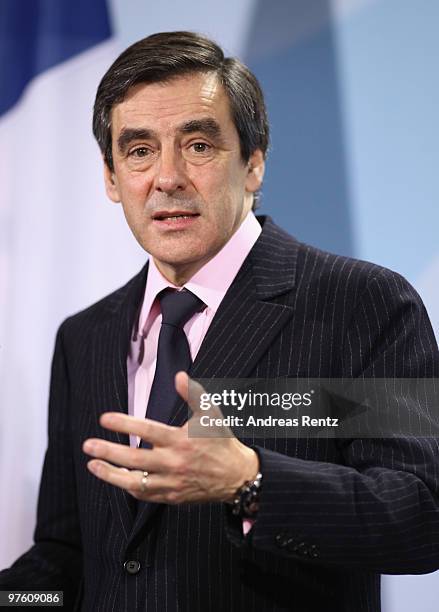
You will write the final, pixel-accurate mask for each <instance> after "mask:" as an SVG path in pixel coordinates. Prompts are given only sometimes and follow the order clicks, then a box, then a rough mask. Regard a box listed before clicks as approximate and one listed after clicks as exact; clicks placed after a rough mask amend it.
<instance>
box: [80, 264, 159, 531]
mask: <svg viewBox="0 0 439 612" xmlns="http://www.w3.org/2000/svg"><path fill="white" fill-rule="evenodd" d="M147 269H148V266H147V265H146V266H145V267H144V268H143V269H142V270H141V272H140V273H139V274H138V275H137V276H135V277H134V278H133V279H132V280H131V281H130V282H129V283H128V284H127V285H126V286H125V287H123V288H122V289H121V290H120V291H119V292H118V293H117V294H116V296H115V298H114V301H113V302H112V303H111V304H110V305H109V307H110V310H111V312H110V313H109V314H110V316H108V318H107V319H106V320H105V321H104V322H103V323H102V324H101V325H99V327H98V328H97V329H96V331H95V333H94V335H93V338H92V355H93V363H94V364H95V372H94V375H95V381H96V387H95V388H94V393H93V400H94V405H95V407H96V409H95V412H96V419H97V422H99V417H100V415H101V414H102V413H104V412H108V411H112V412H113V411H114V412H124V413H125V414H127V413H128V381H127V355H128V350H129V345H130V340H131V333H132V329H133V325H134V322H135V320H136V316H137V314H138V308H139V305H141V301H142V296H143V291H144V288H145V282H146V275H147ZM98 436H99V437H102V438H104V439H106V440H109V441H110V442H115V443H117V444H125V445H129V437H128V436H127V435H126V434H121V433H118V432H113V431H110V430H108V429H104V428H101V427H99V425H98ZM106 487H107V492H108V495H109V500H110V506H111V510H112V513H113V516H114V517H115V520H119V521H120V526H121V528H122V532H123V534H124V535H125V538H126V539H128V536H129V533H130V531H131V528H132V525H133V522H134V519H135V516H136V500H135V499H134V498H133V497H132V496H131V495H129V494H128V493H126V492H125V491H124V490H123V489H120V488H119V487H115V486H112V485H106Z"/></svg>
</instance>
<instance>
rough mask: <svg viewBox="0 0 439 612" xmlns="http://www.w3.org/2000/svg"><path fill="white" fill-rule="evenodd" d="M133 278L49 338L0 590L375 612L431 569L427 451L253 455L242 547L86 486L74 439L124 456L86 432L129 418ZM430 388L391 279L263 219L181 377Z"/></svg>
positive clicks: (421, 322)
mask: <svg viewBox="0 0 439 612" xmlns="http://www.w3.org/2000/svg"><path fill="white" fill-rule="evenodd" d="M146 275H147V266H146V267H145V268H144V269H143V270H142V271H141V272H140V273H139V274H138V275H137V276H135V277H134V278H133V279H132V280H131V281H130V282H129V283H128V284H127V285H125V286H124V287H122V288H121V289H119V290H118V291H116V292H114V293H112V294H111V295H110V296H108V297H106V298H105V299H103V300H101V301H100V302H98V303H97V304H95V305H93V306H91V307H90V308H88V309H86V310H84V311H83V312H81V313H79V314H77V315H75V316H73V317H71V318H69V319H67V320H66V321H65V322H64V323H63V325H62V326H61V328H60V329H59V332H58V335H57V340H56V348H55V354H54V359H53V365H52V382H51V395H50V413H49V446H48V450H47V455H46V459H45V464H44V471H43V476H42V481H41V490H40V497H39V505H38V523H37V527H36V531H35V545H34V546H33V547H32V548H31V549H30V551H28V552H27V553H26V554H25V555H23V556H22V557H21V558H20V559H19V560H18V561H17V562H16V563H15V565H14V566H13V567H12V568H11V569H9V570H5V571H4V572H2V573H1V574H0V586H1V587H2V588H12V587H14V588H18V587H20V588H35V589H36V588H38V589H63V590H64V591H65V598H66V606H65V609H72V608H73V607H74V601H75V600H76V606H77V609H81V610H86V611H93V612H95V611H102V612H109V611H110V610H114V611H117V612H122V611H127V612H128V611H129V612H132V611H135V610H148V611H151V612H164V611H167V610H169V612H171V611H172V612H173V611H176V610H180V611H188V612H196V611H202V612H207V611H209V610H213V611H227V612H229V611H233V610H235V611H237V612H238V611H239V612H241V611H249V612H250V611H253V610H254V611H258V612H262V611H269V610H270V611H271V610H273V611H281V610H282V611H286V610H289V611H294V612H308V611H318V612H322V611H323V610H324V611H325V612H330V611H333V612H343V611H346V612H366V611H367V612H372V611H373V612H377V611H378V610H380V573H418V572H419V573H422V572H430V571H433V570H435V569H437V568H438V567H439V480H438V477H439V461H438V456H439V453H438V444H437V440H436V439H435V438H430V439H428V438H425V439H414V438H398V439H348V440H334V439H332V440H323V439H308V440H304V439H299V438H296V439H286V438H278V439H266V440H255V447H256V449H257V451H258V453H259V456H260V460H261V470H262V473H263V490H262V495H261V505H260V511H259V516H258V519H257V521H256V523H255V525H254V527H253V529H252V530H251V532H250V535H249V536H247V537H243V536H242V532H241V525H240V521H239V520H234V519H233V518H232V516H231V514H230V511H229V508H228V507H226V505H225V504H217V503H209V504H199V505H198V504H194V505H176V506H171V505H156V504H145V503H137V502H136V501H135V500H134V499H133V498H131V497H130V496H129V495H127V494H126V493H125V492H124V491H122V490H120V489H118V488H116V487H112V486H110V485H107V484H106V483H103V482H102V481H100V480H98V479H96V478H95V477H93V476H92V475H91V474H90V473H89V472H88V471H87V469H86V462H87V457H86V456H85V455H84V453H83V452H82V450H81V446H82V443H83V441H84V440H85V439H86V438H88V437H95V436H101V437H104V438H107V439H109V440H113V441H115V442H122V443H125V444H128V438H127V437H126V436H124V435H119V434H116V433H111V432H108V431H103V430H102V429H101V428H100V427H99V425H98V418H99V415H100V414H101V413H102V412H104V411H107V410H119V411H126V409H127V372H126V358H127V351H128V347H129V342H130V332H131V330H132V329H133V325H134V322H135V319H136V316H137V314H138V307H139V304H140V302H141V299H142V296H143V291H144V286H145V280H146ZM438 371H439V365H438V352H437V345H436V343H435V340H434V336H433V333H432V330H431V326H430V323H429V320H428V317H427V314H426V312H425V309H424V307H423V305H422V303H421V301H420V299H419V297H418V296H417V294H416V293H415V291H414V290H413V289H412V288H411V287H410V285H409V284H408V283H407V282H406V281H405V280H404V279H403V278H402V277H401V276H399V275H398V274H396V273H394V272H391V271H389V270H386V269H383V268H381V267H378V266H376V265H373V264H370V263H366V262H364V261H356V260H352V259H348V258H344V257H339V256H335V255H331V254H329V253H324V252H322V251H319V250H317V249H315V248H312V247H310V246H307V245H304V244H301V243H299V242H297V241H296V240H294V239H293V238H291V237H290V236H288V235H287V234H286V233H284V232H283V231H282V230H281V229H279V228H278V227H276V226H275V225H274V224H273V223H272V222H271V221H270V220H269V219H267V220H266V221H265V224H264V227H263V232H262V234H261V236H260V238H259V240H258V241H257V242H256V244H255V246H254V248H253V249H252V251H251V253H250V254H249V256H248V258H247V259H246V261H245V262H244V264H243V266H242V268H241V270H240V271H239V273H238V275H237V277H236V279H235V280H234V282H233V284H232V286H231V287H230V289H229V291H228V292H227V295H226V296H225V298H224V300H223V302H222V304H221V306H220V308H219V310H218V312H217V314H216V316H215V318H214V321H213V322H212V325H211V327H210V328H209V331H208V333H207V335H206V338H205V340H204V342H203V344H202V346H201V348H200V351H199V354H198V356H197V358H196V360H195V362H194V365H193V368H192V375H193V376H196V377H205V378H208V377H224V378H225V377H235V378H239V377H242V378H244V377H259V378H275V377H296V376H299V377H325V378H329V377H358V376H366V377H369V376H371V377H373V376H376V377H393V376H397V377H433V376H437V375H438ZM183 408H184V406H183V405H180V406H179V408H178V409H177V410H176V412H175V413H174V416H173V418H172V423H173V424H181V423H183V421H184V418H185V410H184V409H183ZM247 442H249V443H251V442H252V441H251V440H247ZM127 560H131V561H134V562H137V563H131V564H129V565H126V566H125V567H124V563H125V562H126V561H127ZM130 572H131V573H130Z"/></svg>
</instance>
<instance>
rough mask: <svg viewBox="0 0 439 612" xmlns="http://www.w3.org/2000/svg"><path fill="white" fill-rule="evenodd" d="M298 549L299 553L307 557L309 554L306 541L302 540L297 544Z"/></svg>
mask: <svg viewBox="0 0 439 612" xmlns="http://www.w3.org/2000/svg"><path fill="white" fill-rule="evenodd" d="M296 551H297V552H298V553H299V555H303V556H304V557H306V556H307V554H308V549H307V547H306V544H305V542H300V544H298V545H297V548H296Z"/></svg>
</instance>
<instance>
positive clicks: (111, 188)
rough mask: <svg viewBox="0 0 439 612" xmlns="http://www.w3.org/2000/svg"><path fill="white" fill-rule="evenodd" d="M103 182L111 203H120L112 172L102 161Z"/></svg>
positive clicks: (114, 176)
mask: <svg viewBox="0 0 439 612" xmlns="http://www.w3.org/2000/svg"><path fill="white" fill-rule="evenodd" d="M104 181H105V191H106V192H107V196H108V197H109V198H110V200H111V201H112V202H115V203H118V202H120V194H119V189H118V186H117V178H116V175H115V174H114V172H113V171H112V170H110V168H109V166H108V164H107V162H106V161H105V160H104Z"/></svg>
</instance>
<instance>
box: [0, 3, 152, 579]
mask: <svg viewBox="0 0 439 612" xmlns="http://www.w3.org/2000/svg"><path fill="white" fill-rule="evenodd" d="M119 52H120V47H119V45H118V42H117V40H116V38H115V37H114V36H113V34H112V28H111V22H110V17H109V12H108V9H107V6H106V2H105V0H92V1H90V0H75V1H74V2H72V1H71V0H2V1H1V3H0V67H1V68H0V372H1V374H0V381H1V384H0V422H1V425H0V483H1V487H2V494H1V495H0V524H1V525H2V526H3V529H2V546H1V547H0V568H3V567H6V566H8V565H9V564H10V563H12V562H13V561H14V560H15V558H16V557H18V556H19V555H20V554H21V553H22V552H24V550H26V549H27V548H28V547H29V545H30V544H31V539H32V532H33V529H34V525H35V511H36V498H37V493H38V485H39V478H40V472H41V466H42V460H43V455H44V450H45V447H46V429H47V425H46V423H47V396H48V385H49V375H50V360H51V354H52V350H53V343H54V337H55V333H56V329H57V327H58V325H59V324H60V322H61V321H62V320H63V319H64V318H65V317H66V316H67V315H68V314H71V313H73V312H75V311H78V310H80V309H81V308H84V307H85V306H87V305H89V304H90V303H92V302H93V301H95V300H97V299H99V298H100V297H102V296H103V295H105V294H106V293H108V292H109V291H111V290H113V289H115V288H116V287H117V286H119V285H121V284H123V283H124V282H126V280H128V278H129V277H130V276H131V275H133V274H134V273H135V272H136V271H137V270H138V269H139V268H140V266H141V265H142V263H143V261H144V259H145V253H143V252H141V249H140V248H139V247H137V246H136V245H135V241H134V239H133V238H132V237H131V235H130V233H129V230H128V229H127V228H126V224H125V221H124V219H123V214H122V211H121V208H120V206H117V205H114V204H110V203H108V200H107V198H106V195H105V192H104V186H103V177H102V161H101V157H100V152H99V149H98V147H97V145H96V143H95V141H94V139H93V136H92V132H91V122H92V109H93V102H94V96H95V92H96V89H97V85H98V83H99V81H100V79H101V77H102V76H103V74H104V73H105V71H106V70H107V68H108V67H109V66H110V64H111V63H112V62H113V60H114V59H115V58H116V56H117V55H118V53H119ZM6 492H7V494H6ZM6 527H7V528H6Z"/></svg>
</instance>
